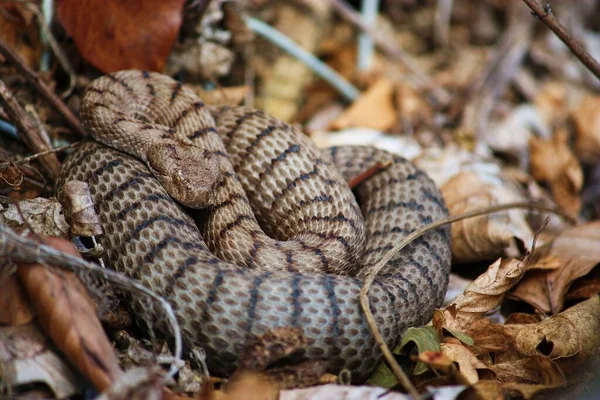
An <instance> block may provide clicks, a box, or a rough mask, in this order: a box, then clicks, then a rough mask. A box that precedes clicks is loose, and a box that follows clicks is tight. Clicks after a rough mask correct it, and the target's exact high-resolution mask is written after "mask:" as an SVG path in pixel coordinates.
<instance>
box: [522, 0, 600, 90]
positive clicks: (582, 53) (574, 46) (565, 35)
mask: <svg viewBox="0 0 600 400" xmlns="http://www.w3.org/2000/svg"><path fill="white" fill-rule="evenodd" d="M523 1H524V2H525V4H527V5H528V6H529V8H531V10H532V11H533V14H534V15H535V16H536V17H537V18H539V19H540V20H541V21H542V22H543V23H544V24H546V26H547V27H548V28H549V29H550V30H551V31H552V32H554V34H555V35H556V36H558V38H559V39H560V40H562V42H563V43H564V44H565V45H567V47H568V48H569V50H571V52H572V53H573V54H575V56H576V57H577V58H578V59H579V61H581V62H582V63H583V65H585V66H586V67H587V69H589V70H590V71H591V72H592V73H593V74H594V75H595V76H596V78H598V79H600V64H598V61H596V59H594V57H592V56H591V55H590V53H588V52H587V51H586V50H585V49H584V48H583V46H582V45H581V43H579V41H577V40H576V39H575V38H573V37H572V36H571V35H570V34H569V32H567V30H566V28H565V27H564V26H563V25H562V24H561V23H560V22H558V20H557V19H556V18H555V17H554V13H553V12H552V9H551V8H550V7H549V5H546V7H542V6H541V5H540V4H539V3H538V2H537V1H536V0H523Z"/></svg>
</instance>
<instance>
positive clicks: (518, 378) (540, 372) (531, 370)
mask: <svg viewBox="0 0 600 400" xmlns="http://www.w3.org/2000/svg"><path fill="white" fill-rule="evenodd" d="M489 368H490V369H491V370H492V371H494V373H495V374H496V376H497V377H498V380H499V381H501V382H515V383H529V384H540V385H550V386H555V387H558V386H562V385H564V384H565V383H566V380H565V377H564V375H563V373H562V372H561V370H560V368H558V366H557V365H556V364H554V363H553V362H552V360H550V359H549V358H548V357H543V356H538V355H532V356H530V357H527V358H523V359H520V360H515V361H512V362H506V363H500V364H494V365H492V366H490V367H489Z"/></svg>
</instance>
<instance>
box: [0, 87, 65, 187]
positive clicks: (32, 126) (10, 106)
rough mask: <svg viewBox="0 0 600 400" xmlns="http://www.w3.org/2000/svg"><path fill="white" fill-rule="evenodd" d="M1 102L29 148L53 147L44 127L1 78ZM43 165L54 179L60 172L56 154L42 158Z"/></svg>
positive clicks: (39, 149)
mask: <svg viewBox="0 0 600 400" xmlns="http://www.w3.org/2000/svg"><path fill="white" fill-rule="evenodd" d="M0 104H2V105H3V106H4V110H5V111H6V113H7V114H8V116H9V117H10V119H11V122H12V123H13V124H15V126H16V127H17V129H18V131H19V134H20V135H19V137H20V138H21V139H23V141H24V142H25V143H27V145H28V146H29V148H30V149H31V150H32V151H34V152H45V151H47V150H50V149H51V148H52V147H51V145H50V143H48V142H47V141H46V140H44V139H45V138H47V137H48V134H47V133H45V132H42V130H41V129H42V127H41V126H39V125H38V124H36V123H35V122H34V121H33V118H32V117H31V116H30V115H28V114H27V112H26V111H25V110H24V109H23V108H22V107H21V105H20V104H19V103H18V102H17V100H16V99H15V98H14V97H13V95H12V94H11V93H10V91H9V90H8V88H7V87H6V85H5V84H4V82H3V81H2V80H0ZM40 163H41V164H42V167H44V169H45V170H46V173H47V174H48V176H49V177H50V178H52V179H53V180H54V179H56V177H58V174H59V173H60V162H59V161H58V158H57V157H56V155H55V154H47V155H45V156H44V157H42V158H41V159H40Z"/></svg>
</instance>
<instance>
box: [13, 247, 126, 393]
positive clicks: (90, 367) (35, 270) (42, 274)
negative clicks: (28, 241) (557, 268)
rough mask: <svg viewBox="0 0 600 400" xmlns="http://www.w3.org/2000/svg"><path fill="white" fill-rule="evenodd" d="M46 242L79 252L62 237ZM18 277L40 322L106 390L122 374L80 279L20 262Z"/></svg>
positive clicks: (97, 386)
mask: <svg viewBox="0 0 600 400" xmlns="http://www.w3.org/2000/svg"><path fill="white" fill-rule="evenodd" d="M46 242H47V244H49V245H52V246H56V248H57V249H59V250H61V251H65V252H68V253H70V254H73V255H78V253H77V251H76V250H75V248H74V247H73V245H72V244H71V243H70V242H68V241H66V240H64V239H59V238H48V239H47V240H46ZM18 275H19V279H20V281H21V283H22V285H23V287H24V289H25V291H26V293H27V296H28V298H29V300H30V302H31V304H32V306H33V308H34V310H35V312H36V315H37V321H38V323H39V324H40V326H41V327H42V329H43V330H44V331H45V332H47V334H48V335H49V336H50V338H51V339H52V341H53V342H54V344H55V345H56V347H57V348H58V349H59V350H61V351H62V352H63V353H64V354H65V355H66V356H67V357H68V359H69V360H70V361H71V363H73V364H74V365H76V366H77V368H78V369H79V370H80V371H81V373H82V374H83V375H85V376H86V377H87V378H88V379H89V380H90V381H91V382H92V383H93V384H94V386H95V387H96V389H98V390H99V391H103V390H104V389H106V388H108V387H109V386H110V385H111V383H112V382H113V381H114V380H115V379H116V378H117V377H118V376H119V375H120V374H121V368H120V367H119V364H118V361H117V358H116V355H115V353H114V351H113V348H112V346H111V344H110V341H109V340H108V338H107V337H106V335H105V333H104V330H103V329H102V325H101V324H100V321H99V320H98V318H97V316H96V307H95V305H94V303H93V302H92V300H91V299H90V297H89V296H88V294H87V291H86V289H85V287H84V286H83V284H82V283H81V281H79V279H78V278H77V277H76V276H75V275H74V274H73V273H70V272H65V271H57V270H51V269H50V268H46V267H44V266H43V265H40V264H36V265H20V266H19V268H18Z"/></svg>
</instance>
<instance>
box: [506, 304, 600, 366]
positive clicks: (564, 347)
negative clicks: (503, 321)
mask: <svg viewBox="0 0 600 400" xmlns="http://www.w3.org/2000/svg"><path fill="white" fill-rule="evenodd" d="M506 327H507V328H508V329H510V330H512V332H513V335H514V337H515V347H516V349H517V350H518V351H519V352H521V353H522V354H525V355H527V356H530V357H531V356H535V355H542V356H547V357H549V358H550V359H552V360H553V361H555V362H556V363H557V364H558V365H559V366H560V367H561V370H562V371H563V372H564V373H566V374H568V373H569V372H570V371H573V370H574V369H575V368H576V367H577V366H579V365H581V364H582V363H583V362H585V361H587V360H590V359H593V358H594V357H597V356H598V355H599V354H600V335H598V332H600V297H599V296H594V297H593V298H591V299H589V300H586V301H584V302H582V303H579V304H577V305H575V306H573V307H571V308H569V309H567V310H565V311H563V312H562V313H560V314H557V315H555V316H553V317H551V318H548V319H547V320H545V321H542V322H540V323H538V324H527V325H507V326H506Z"/></svg>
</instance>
